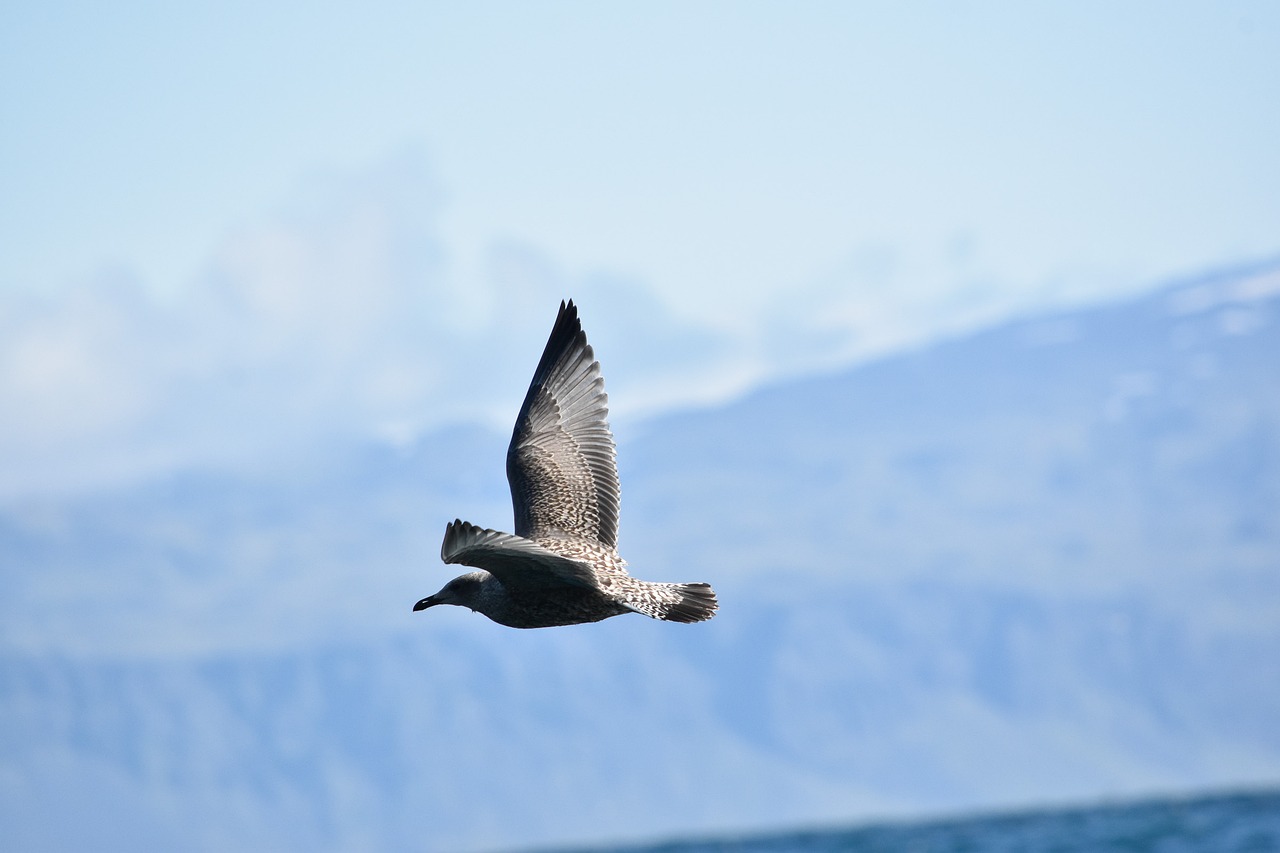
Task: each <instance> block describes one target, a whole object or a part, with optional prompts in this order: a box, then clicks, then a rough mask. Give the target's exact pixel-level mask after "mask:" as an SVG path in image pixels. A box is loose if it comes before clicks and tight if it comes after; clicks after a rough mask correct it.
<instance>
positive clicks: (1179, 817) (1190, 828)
mask: <svg viewBox="0 0 1280 853" xmlns="http://www.w3.org/2000/svg"><path fill="white" fill-rule="evenodd" d="M584 849H585V848H578V850H580V851H581V850H584ZM595 849H610V850H614V851H618V853H623V851H625V853H791V851H804V853H835V851H841V853H890V851H892V852H893V853H962V851H963V853H1015V851H1016V853H1040V851H1044V852H1045V853H1049V851H1052V853H1076V851H1080V853H1083V851H1101V853H1107V851H1158V853H1190V852H1191V851H1196V853H1200V851H1203V853H1210V851H1212V853H1246V851H1248V853H1263V851H1280V790H1277V791H1270V792H1266V793H1250V794H1232V795H1220V796H1206V797H1198V798H1191V799H1168V800H1151V801H1146V802H1139V803H1130V804H1126V805H1101V806H1092V807H1087V808H1071V809H1061V810H1056V809H1055V810H1045V811H1024V812H1016V813H1007V814H990V815H985V816H974V817H965V818H955V819H948V820H936V821H923V822H919V823H883V824H875V825H865V826H860V827H856V828H851V829H826V830H815V831H808V832H790V833H780V834H766V835H754V836H742V837H723V838H702V839H697V840H685V841H670V842H666V843H662V844H653V845H639V846H630V847H613V848H595Z"/></svg>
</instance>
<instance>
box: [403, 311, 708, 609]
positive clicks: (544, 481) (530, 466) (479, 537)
mask: <svg viewBox="0 0 1280 853" xmlns="http://www.w3.org/2000/svg"><path fill="white" fill-rule="evenodd" d="M608 402H609V398H608V396H607V395H606V394H605V393H604V377H603V376H601V374H600V363H599V362H598V361H596V358H595V354H594V353H593V352H592V349H591V346H590V345H589V344H588V343H587V336H586V333H585V332H583V331H582V323H581V322H580V321H579V320H578V309H577V307H576V306H575V305H574V304H573V300H569V301H568V302H561V303H560V313H559V314H558V315H557V316H556V324H555V326H554V327H553V328H552V330H551V337H550V338H549V339H548V340H547V346H546V349H545V350H544V351H543V353H542V360H541V361H539V362H538V369H537V370H536V371H535V372H534V374H533V382H531V383H530V384H529V391H528V392H527V393H526V394H525V398H524V405H523V406H521V407H520V414H519V416H518V417H517V418H516V426H515V431H514V432H513V433H512V435H511V444H510V446H509V447H508V448H507V482H508V483H509V484H510V486H511V503H512V504H513V506H514V508H515V533H514V534H511V533H502V532H499V531H497V530H491V529H489V528H480V527H477V526H476V525H474V524H471V523H469V522H466V521H462V520H461V519H455V520H454V521H452V522H450V523H449V524H448V526H447V527H446V528H445V532H444V543H443V544H442V545H441V546H440V559H442V560H444V561H445V562H446V563H451V564H461V565H464V566H471V567H473V568H475V569H477V570H478V571H474V572H468V573H466V574H464V575H459V576H458V577H456V578H454V579H453V580H451V581H449V582H448V583H447V584H445V585H444V588H443V589H441V590H440V591H439V592H437V593H436V594H435V595H429V596H427V597H426V598H424V599H422V600H421V601H419V602H418V603H417V604H415V605H414V606H413V609H414V611H418V610H426V609H427V608H428V607H434V606H435V605H437V604H454V605H458V606H460V607H469V608H471V609H472V610H474V611H475V612H477V613H481V614H483V615H485V616H487V617H489V618H490V619H492V620H493V621H494V622H497V623H499V624H501V625H508V626H510V627H512V628H550V627H554V626H558V625H577V624H579V623H582V622H598V621H600V620H601V619H608V618H609V617H611V616H619V615H621V614H623V613H643V614H644V615H645V616H650V617H652V618H654V619H662V620H665V621H667V622H702V621H704V620H706V619H710V618H711V617H712V616H714V615H715V613H716V608H717V606H718V604H717V602H716V595H715V593H714V592H713V591H712V589H711V587H710V586H709V585H708V584H705V583H683V584H682V583H655V582H653V581H642V580H639V579H638V578H633V577H632V576H631V575H630V574H629V573H628V572H627V564H626V561H624V560H623V559H622V557H620V556H619V555H618V549H617V544H618V505H619V504H618V498H619V487H618V466H617V461H616V459H617V453H616V451H615V450H614V446H613V434H612V433H611V432H610V431H609V423H608V421H607V420H606V418H607V417H608V414H609V408H608Z"/></svg>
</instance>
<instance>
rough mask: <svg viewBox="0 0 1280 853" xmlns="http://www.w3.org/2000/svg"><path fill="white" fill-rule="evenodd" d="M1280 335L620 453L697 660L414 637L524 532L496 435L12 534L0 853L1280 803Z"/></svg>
mask: <svg viewBox="0 0 1280 853" xmlns="http://www.w3.org/2000/svg"><path fill="white" fill-rule="evenodd" d="M1278 322H1280V269H1276V268H1274V267H1272V268H1268V269H1262V270H1252V271H1249V272H1245V273H1238V274H1232V275H1224V276H1220V277H1216V278H1212V279H1206V280H1201V281H1197V282H1193V283H1190V284H1184V285H1180V286H1176V287H1171V288H1167V289H1165V290H1162V291H1160V292H1158V293H1155V294H1153V295H1150V296H1148V297H1146V298H1144V299H1141V300H1138V301H1133V302H1127V303H1123V304H1115V305H1107V306H1101V307H1093V308H1089V309H1084V310H1080V311H1077V312H1073V313H1067V314H1062V315H1059V316H1054V317H1045V318H1038V319H1035V320H1032V321H1027V322H1023V323H1018V324H1015V325H1010V326H1005V327H1002V328H998V329H995V330H991V331H988V332H985V333H982V334H978V335H975V336H972V337H968V338H965V339H962V340H955V341H952V342H949V343H945V344H941V345H936V346H933V347H930V348H928V349H923V350H921V351H919V352H915V353H909V354H905V355H900V356H897V357H894V358H890V359H886V360H883V361H880V362H877V363H874V364H870V365H867V366H863V367H860V368H858V369H855V370H851V371H848V372H845V373H841V374H837V375H832V376H828V377H818V378H810V379H807V380H803V381H795V382H789V383H786V384H783V385H779V386H777V387H774V388H771V389H768V390H764V391H761V392H758V393H756V394H754V395H752V396H750V397H748V398H746V399H743V400H740V401H738V402H736V403H734V404H732V405H729V406H726V407H723V408H717V409H714V410H706V411H698V412H688V413H684V414H680V415H677V416H670V417H666V418H664V419H661V420H656V421H651V422H649V423H647V424H645V425H643V427H642V428H641V429H640V430H639V431H638V433H637V434H633V435H620V436H619V439H620V440H621V445H620V465H621V469H622V481H623V490H624V494H623V525H622V541H621V545H622V549H623V553H624V555H625V556H627V557H628V559H629V560H630V562H631V564H632V568H633V570H634V571H635V572H636V573H637V574H638V575H641V576H643V577H646V578H652V579H667V580H682V581H698V580H706V581H711V582H712V583H714V584H715V585H716V588H717V590H718V591H719V593H720V598H721V602H722V610H721V613H720V615H719V616H718V617H717V618H716V619H715V620H713V621H712V622H710V623H707V624H704V625H696V626H679V625H666V624H659V623H655V622H651V621H649V620H645V619H642V618H639V617H636V618H630V617H624V618H618V619H614V620H610V621H607V622H604V623H599V624H596V625H587V626H576V627H573V628H568V629H557V630H554V631H531V632H524V631H513V630H510V629H506V628H502V627H500V626H497V625H494V624H492V623H490V622H488V621H487V620H484V619H483V618H482V617H479V616H476V615H474V614H471V613H468V612H465V611H462V610H459V609H454V608H444V609H437V610H432V611H429V612H428V613H426V614H413V613H411V612H410V607H411V605H412V604H413V602H414V601H416V600H417V599H418V598H420V597H421V596H422V595H424V594H426V593H429V592H433V591H435V589H437V588H438V587H439V586H440V584H441V583H442V582H443V581H444V580H445V579H447V578H448V577H449V576H450V574H451V573H450V571H449V570H448V568H446V567H444V566H442V565H441V564H440V563H439V562H438V560H437V557H436V555H437V553H438V547H439V537H440V534H441V532H442V531H443V526H444V523H445V522H446V521H447V520H450V519H452V518H453V517H455V516H461V517H463V518H468V519H470V520H472V521H475V522H477V523H480V524H484V525H488V526H494V527H509V519H510V508H509V505H508V502H507V495H506V484H505V481H504V480H503V473H502V472H503V453H504V450H505V442H506V436H503V435H497V434H490V433H486V432H483V431H480V430H473V429H466V428H457V429H453V430H450V431H445V432H441V433H436V434H433V435H431V436H429V437H427V438H425V439H423V440H422V441H420V442H419V443H418V444H416V445H414V446H413V447H411V448H408V449H399V450H397V449H392V448H387V447H380V446H379V447H347V448H336V449H334V452H333V453H332V455H331V456H329V457H327V458H326V459H323V460H319V459H317V460H313V462H314V464H313V465H312V467H310V468H307V469H306V470H300V469H297V468H296V467H294V468H290V467H289V466H287V465H284V466H282V467H280V468H279V469H277V470H272V471H270V472H262V473H261V474H259V475H253V476H250V475H243V474H237V475H229V474H225V473H219V472H190V473H189V474H187V475H185V476H183V477H180V478H176V479H170V480H165V481H163V482H152V483H147V484H143V485H139V486H136V487H133V488H130V489H126V490H118V491H113V492H110V493H96V494H92V495H87V496H81V497H79V498H75V499H69V498H68V499H45V500H41V501H36V500H28V501H24V502H13V503H11V504H10V505H8V506H6V507H4V508H3V511H2V512H0V582H2V583H3V590H2V592H3V595H0V846H3V847H5V848H6V849H139V848H143V847H149V848H164V849H187V848H192V849H232V848H234V847H240V848H245V847H252V848H257V849H263V848H272V849H307V850H314V849H365V848H367V849H379V850H384V849H385V850H396V849H405V850H421V849H441V850H445V849H447V850H458V849H479V848H494V847H515V846H532V845H539V844H549V843H566V842H582V841H599V840H608V839H625V838H640V837H652V836H662V835H667V834H671V833H677V832H690V831H711V830H723V829H730V830H740V829H747V828H751V827H765V826H777V825H783V824H803V823H808V822H816V821H822V822H837V821H845V820H851V819H856V818H859V817H865V816H870V815H885V814H909V813H922V812H934V811H940V810H957V809H964V808H969V807H975V806H1007V805H1015V804H1023V803H1032V802H1037V803H1038V802H1046V801H1061V800H1070V799H1078V798H1096V797H1104V796H1112V795H1123V794H1135V793H1144V792H1153V791H1182V790H1194V789H1201V788H1208V787H1222V786H1240V785H1253V784H1277V783H1280V726H1277V725H1276V721H1277V720H1280V369H1277V368H1278V366H1280V333H1278V328H1280V327H1278V325H1277V324H1278ZM602 356H603V357H604V358H605V364H606V366H607V365H608V364H609V361H608V353H602ZM517 405H518V400H513V401H512V406H513V409H512V410H513V412H514V409H515V407H516V406H517ZM441 610H444V611H446V612H441Z"/></svg>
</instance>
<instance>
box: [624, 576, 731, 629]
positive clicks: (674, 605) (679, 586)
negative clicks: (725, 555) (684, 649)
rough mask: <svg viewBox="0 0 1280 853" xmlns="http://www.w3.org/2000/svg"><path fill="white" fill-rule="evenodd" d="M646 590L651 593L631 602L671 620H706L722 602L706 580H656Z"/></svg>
mask: <svg viewBox="0 0 1280 853" xmlns="http://www.w3.org/2000/svg"><path fill="white" fill-rule="evenodd" d="M646 592H649V593H651V594H650V595H643V596H639V597H638V598H639V599H640V600H638V601H632V602H630V603H631V605H632V607H633V609H635V610H637V611H639V612H641V613H643V614H644V615H646V616H652V617H653V618H654V619H662V620H664V621H667V622H705V621H706V620H707V619H710V618H711V617H712V616H715V615H716V608H717V607H719V606H720V605H719V602H717V601H716V594H715V591H714V590H713V589H711V585H710V584H705V583H655V584H652V585H650V588H649V589H648V590H646Z"/></svg>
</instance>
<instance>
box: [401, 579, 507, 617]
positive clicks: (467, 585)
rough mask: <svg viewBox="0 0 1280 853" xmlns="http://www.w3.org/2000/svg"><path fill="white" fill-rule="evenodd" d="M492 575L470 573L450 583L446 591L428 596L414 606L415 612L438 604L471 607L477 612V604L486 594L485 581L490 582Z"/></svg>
mask: <svg viewBox="0 0 1280 853" xmlns="http://www.w3.org/2000/svg"><path fill="white" fill-rule="evenodd" d="M490 577H491V575H490V574H489V573H488V572H468V573H467V574H465V575H458V577H456V578H454V579H453V580H451V581H449V582H448V583H447V584H445V585H444V589H442V590H440V591H439V592H437V593H436V594H435V595H428V596H427V597H426V598H424V599H422V600H421V601H419V602H418V603H417V604H415V605H413V609H414V611H418V610H426V609H427V608H428V607H434V606H436V605H437V604H456V605H458V606H459V607H470V608H471V609H472V610H476V609H478V608H477V604H478V603H479V601H480V598H481V596H482V595H483V593H484V586H485V581H486V580H489V579H490Z"/></svg>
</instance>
